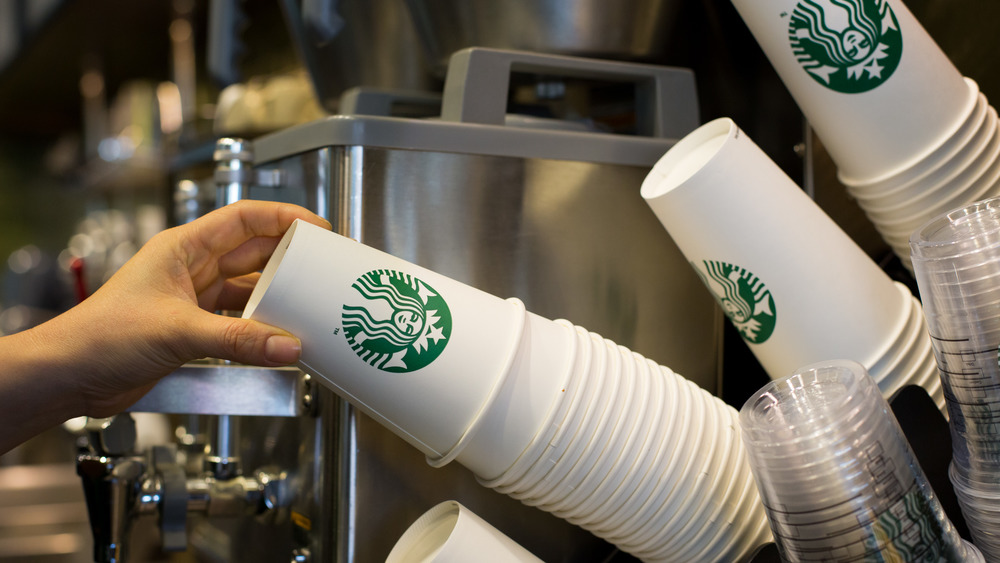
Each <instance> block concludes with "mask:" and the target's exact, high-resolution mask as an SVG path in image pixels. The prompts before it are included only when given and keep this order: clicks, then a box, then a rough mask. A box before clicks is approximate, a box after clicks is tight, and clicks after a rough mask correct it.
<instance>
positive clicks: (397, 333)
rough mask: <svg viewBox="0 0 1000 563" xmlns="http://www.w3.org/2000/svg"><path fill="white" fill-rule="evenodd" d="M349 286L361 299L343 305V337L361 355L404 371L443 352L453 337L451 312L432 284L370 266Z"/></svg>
mask: <svg viewBox="0 0 1000 563" xmlns="http://www.w3.org/2000/svg"><path fill="white" fill-rule="evenodd" d="M351 287H353V288H354V289H355V290H357V292H358V294H359V296H360V297H361V299H360V300H359V301H358V302H357V303H355V304H345V305H344V314H343V323H344V335H345V336H346V337H347V342H348V343H349V344H350V345H351V349H352V350H354V352H355V353H356V354H357V355H358V357H359V358H361V359H362V360H364V361H365V362H367V363H368V364H369V365H371V366H373V367H376V368H378V369H380V370H383V371H388V372H396V373H407V372H411V371H414V370H418V369H420V368H422V367H424V366H426V365H427V364H429V363H431V362H433V361H434V360H435V359H437V357H438V356H440V355H441V352H442V351H443V350H444V347H445V346H446V345H447V344H448V339H449V338H450V337H451V311H450V310H449V309H448V304H447V303H445V302H444V300H443V299H441V296H440V295H438V293H437V292H436V291H434V289H433V288H431V286H429V285H427V284H426V283H424V282H423V281H422V280H419V279H417V278H415V277H413V276H411V275H409V274H404V273H403V272H396V271H393V270H373V271H371V272H368V273H367V274H365V275H363V276H361V277H360V278H358V281H356V282H354V284H353V285H352V286H351Z"/></svg>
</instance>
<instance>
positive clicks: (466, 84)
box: [441, 47, 700, 139]
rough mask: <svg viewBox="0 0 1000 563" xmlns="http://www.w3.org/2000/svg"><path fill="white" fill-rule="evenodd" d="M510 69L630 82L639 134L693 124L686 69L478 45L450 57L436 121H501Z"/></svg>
mask: <svg viewBox="0 0 1000 563" xmlns="http://www.w3.org/2000/svg"><path fill="white" fill-rule="evenodd" d="M512 72H535V73H544V74H551V75H555V76H564V77H568V78H585V79H590V80H603V81H609V82H610V81H615V82H634V83H635V85H636V101H635V104H636V108H635V109H636V122H637V123H636V124H637V126H638V130H639V134H640V135H644V136H649V137H663V138H670V139H679V138H681V137H683V136H684V135H686V134H688V133H690V132H691V131H693V130H694V129H696V128H697V127H698V125H699V121H700V118H699V115H698V95H697V89H696V87H695V80H694V72H692V71H691V70H690V69H686V68H677V67H667V66H657V65H649V64H640V63H625V62H616V61H603V60H594V59H585V58H580V57H568V56H563V55H548V54H541V53H532V52H525V51H512V50H505V49H487V48H483V47H471V48H468V49H463V50H461V51H457V52H456V53H455V54H453V55H452V56H451V59H450V60H449V62H448V73H447V75H446V77H445V83H444V97H443V99H442V106H441V119H442V120H444V121H455V122H462V123H479V124H486V125H503V124H504V119H505V116H506V112H507V91H508V89H509V88H510V75H511V73H512Z"/></svg>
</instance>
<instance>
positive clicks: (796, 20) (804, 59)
mask: <svg viewBox="0 0 1000 563" xmlns="http://www.w3.org/2000/svg"><path fill="white" fill-rule="evenodd" d="M788 39H789V41H790V42H791V45H792V52H793V53H795V58H797V59H798V61H799V63H800V64H802V66H803V67H804V68H805V70H806V71H807V72H808V73H809V75H810V76H812V77H813V78H814V79H815V80H816V81H817V82H819V83H820V84H823V85H824V86H827V87H828V88H830V89H832V90H836V91H837V92H841V93H844V94H856V93H859V92H867V91H868V90H871V89H872V88H875V87H876V86H878V85H880V84H882V83H883V82H885V81H886V80H888V78H889V76H891V75H892V73H893V71H895V70H896V67H897V66H899V59H900V57H901V55H902V53H903V35H902V33H901V32H900V30H899V24H898V22H897V21H896V15H895V14H894V13H893V12H892V9H891V8H889V4H888V1H887V0H801V1H800V2H799V3H798V4H797V5H796V6H795V9H794V10H793V11H792V17H791V19H790V20H789V23H788Z"/></svg>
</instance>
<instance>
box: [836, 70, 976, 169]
mask: <svg viewBox="0 0 1000 563" xmlns="http://www.w3.org/2000/svg"><path fill="white" fill-rule="evenodd" d="M963 79H964V80H965V83H966V85H967V86H968V87H969V100H968V101H967V102H966V103H967V105H968V108H967V109H965V110H963V111H962V113H961V114H960V115H961V118H959V119H956V120H955V122H954V123H953V124H952V126H951V127H950V128H949V129H948V130H947V131H946V132H945V133H944V134H943V135H941V136H940V137H938V139H936V141H935V142H934V143H931V145H930V146H929V147H928V148H927V149H926V150H924V151H923V152H922V153H920V154H918V155H916V156H914V157H913V158H912V159H910V160H908V161H906V162H903V163H901V164H900V165H898V166H896V167H895V168H893V169H892V170H889V171H887V172H884V173H882V174H879V175H876V176H874V177H872V178H867V179H860V178H852V177H850V176H847V175H845V174H843V173H841V172H839V171H838V173H837V177H838V178H839V179H840V181H841V182H843V183H844V184H848V185H859V184H860V185H871V184H877V183H882V182H886V181H889V180H892V179H893V178H894V177H896V176H899V175H901V174H905V173H906V172H907V171H908V170H910V169H911V168H913V167H914V166H916V165H917V164H919V163H920V162H921V161H923V160H925V159H926V158H928V157H930V156H932V155H933V154H934V153H935V152H936V151H937V150H938V149H940V148H941V147H942V146H943V145H945V144H946V143H947V142H948V141H949V140H951V138H952V137H953V136H954V135H955V134H956V133H958V132H959V131H960V130H961V128H962V125H963V124H964V123H965V121H966V120H967V119H968V118H969V116H970V115H971V114H973V113H974V112H975V108H976V104H977V103H978V101H979V94H980V90H979V84H978V83H977V82H976V81H975V80H973V79H971V78H969V77H968V76H965V77H963Z"/></svg>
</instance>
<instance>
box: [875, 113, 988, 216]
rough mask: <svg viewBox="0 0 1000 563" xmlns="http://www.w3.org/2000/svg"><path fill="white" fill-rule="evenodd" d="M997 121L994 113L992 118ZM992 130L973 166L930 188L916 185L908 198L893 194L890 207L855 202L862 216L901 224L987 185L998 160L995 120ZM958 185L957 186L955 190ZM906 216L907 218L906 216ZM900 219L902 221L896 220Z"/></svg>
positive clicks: (957, 171) (876, 203) (945, 178)
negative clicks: (860, 208)
mask: <svg viewBox="0 0 1000 563" xmlns="http://www.w3.org/2000/svg"><path fill="white" fill-rule="evenodd" d="M993 115H994V117H996V113H994V114H993ZM992 121H993V126H992V127H991V129H992V130H991V132H990V134H989V136H988V137H987V138H986V140H985V142H984V143H983V145H982V147H980V150H979V151H977V153H976V155H975V158H973V159H972V162H969V163H968V164H967V165H966V166H965V167H964V168H958V169H955V170H953V171H952V173H951V174H949V175H948V176H946V177H944V178H941V179H939V180H937V182H935V183H933V184H930V185H923V184H917V185H914V186H912V187H911V188H910V189H911V190H914V189H915V190H916V191H915V193H912V194H909V196H907V194H906V193H905V192H904V193H903V194H902V197H899V194H893V196H895V197H896V199H898V201H895V202H894V203H892V204H891V205H880V204H879V203H878V202H873V201H871V200H869V201H867V202H862V201H861V200H858V203H859V205H860V206H861V207H863V209H864V210H865V213H867V214H868V215H869V217H870V218H871V219H872V220H873V221H881V222H885V223H887V224H892V223H894V222H895V223H904V222H906V221H909V220H911V219H910V217H913V216H919V215H922V214H924V213H926V210H927V209H933V208H934V207H935V206H939V205H944V204H945V203H946V202H947V201H948V200H949V199H952V198H957V197H960V196H964V195H966V194H968V193H969V192H971V191H973V190H975V188H976V187H977V186H979V184H980V183H981V182H984V181H986V182H985V183H986V184H987V185H989V184H990V182H989V181H988V180H989V179H990V178H991V175H990V172H993V171H995V170H996V168H997V166H1000V165H998V158H997V157H998V156H1000V127H998V125H1000V124H998V120H997V119H993V120H992ZM956 184H958V186H956ZM914 208H916V209H917V211H916V212H914V211H913V209H914ZM907 213H909V216H907ZM899 216H902V218H895V219H894V217H899Z"/></svg>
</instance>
